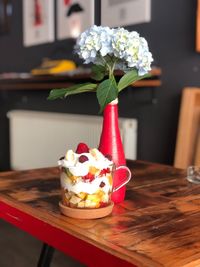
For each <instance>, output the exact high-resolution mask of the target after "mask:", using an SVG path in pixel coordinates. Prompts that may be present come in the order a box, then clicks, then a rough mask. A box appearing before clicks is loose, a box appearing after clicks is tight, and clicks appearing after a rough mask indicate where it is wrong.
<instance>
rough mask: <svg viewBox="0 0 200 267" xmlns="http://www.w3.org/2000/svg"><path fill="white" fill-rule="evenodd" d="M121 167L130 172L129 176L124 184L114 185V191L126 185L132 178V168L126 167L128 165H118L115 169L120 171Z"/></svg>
mask: <svg viewBox="0 0 200 267" xmlns="http://www.w3.org/2000/svg"><path fill="white" fill-rule="evenodd" d="M121 169H125V170H126V171H127V172H128V176H127V178H126V180H125V181H124V182H123V183H122V184H120V185H118V186H115V187H113V190H112V191H113V192H115V191H117V190H119V189H120V188H121V187H122V186H124V185H126V184H127V183H128V182H129V181H130V180H131V171H130V169H129V168H128V167H126V166H119V167H117V168H116V169H115V171H118V170H121Z"/></svg>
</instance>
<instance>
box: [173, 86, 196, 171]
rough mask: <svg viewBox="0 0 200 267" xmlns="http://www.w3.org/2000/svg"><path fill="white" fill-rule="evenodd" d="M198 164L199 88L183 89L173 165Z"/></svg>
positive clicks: (186, 165) (185, 166) (181, 166)
mask: <svg viewBox="0 0 200 267" xmlns="http://www.w3.org/2000/svg"><path fill="white" fill-rule="evenodd" d="M190 165H199V166H200V88H194V87H187V88H184V89H183V92H182V99H181V108H180V115H179V124H178V131H177V139H176V150H175V159H174V166H175V167H177V168H182V169H185V168H187V167H188V166H190Z"/></svg>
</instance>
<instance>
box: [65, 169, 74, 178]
mask: <svg viewBox="0 0 200 267" xmlns="http://www.w3.org/2000/svg"><path fill="white" fill-rule="evenodd" d="M65 170H66V174H67V176H68V177H71V176H73V174H72V173H71V172H70V170H69V169H65Z"/></svg>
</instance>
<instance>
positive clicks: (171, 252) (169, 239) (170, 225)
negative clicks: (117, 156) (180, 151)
mask: <svg viewBox="0 0 200 267" xmlns="http://www.w3.org/2000/svg"><path fill="white" fill-rule="evenodd" d="M128 165H129V167H130V168H131V171H132V174H133V179H132V181H131V182H130V183H129V184H128V186H127V194H126V200H125V201H124V202H123V203H121V204H120V205H116V206H115V207H114V210H113V213H112V215H110V216H108V217H105V218H102V219H96V220H78V219H72V218H68V217H65V216H63V215H61V214H60V212H59V208H58V202H59V199H60V188H59V174H58V169H57V168H46V169H38V170H28V171H19V172H3V173H0V217H1V218H2V219H4V220H6V221H7V222H9V223H11V224H13V225H15V226H17V227H18V228H20V229H23V230H24V231H27V232H28V233H30V234H31V235H33V236H35V237H36V238H38V239H40V240H42V241H43V242H45V243H47V244H49V245H51V246H53V247H55V248H56V249H59V250H61V251H63V252H65V253H67V254H68V255H71V256H73V257H74V258H76V259H77V260H79V261H80V262H82V263H85V264H86V265H88V266H95V267H98V266H114V267H119V266H120V267H121V266H123V267H126V266H127V267H128V266H139V267H160V266H166V267H180V266H181V267H198V266H200V186H199V185H194V184H191V183H189V182H187V180H186V179H185V175H186V173H185V171H183V170H178V169H175V168H173V167H169V166H164V165H159V164H151V163H147V162H141V161H129V162H128Z"/></svg>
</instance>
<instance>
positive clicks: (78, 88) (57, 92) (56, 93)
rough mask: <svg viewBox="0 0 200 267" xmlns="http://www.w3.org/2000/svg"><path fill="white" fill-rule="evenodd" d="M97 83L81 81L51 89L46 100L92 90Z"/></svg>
mask: <svg viewBox="0 0 200 267" xmlns="http://www.w3.org/2000/svg"><path fill="white" fill-rule="evenodd" d="M96 87H97V84H95V83H83V84H76V85H73V86H70V87H68V88H62V89H53V90H51V91H50V94H49V96H48V98H47V99H48V100H54V99H57V98H64V97H67V96H68V95H74V94H80V93H84V92H93V91H95V89H96Z"/></svg>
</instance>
